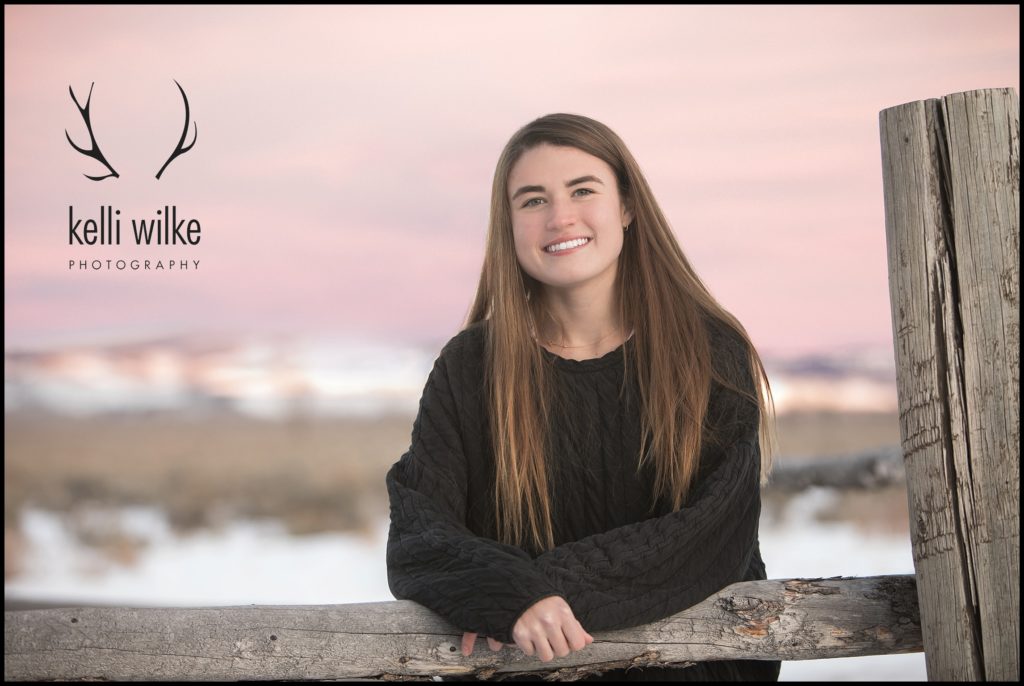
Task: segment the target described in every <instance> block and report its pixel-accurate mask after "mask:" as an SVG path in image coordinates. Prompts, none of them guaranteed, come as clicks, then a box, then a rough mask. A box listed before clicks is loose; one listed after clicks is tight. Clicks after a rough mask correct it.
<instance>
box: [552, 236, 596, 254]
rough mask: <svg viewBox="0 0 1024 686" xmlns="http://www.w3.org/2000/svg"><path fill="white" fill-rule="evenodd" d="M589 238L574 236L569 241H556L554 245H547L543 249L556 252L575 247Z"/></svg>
mask: <svg viewBox="0 0 1024 686" xmlns="http://www.w3.org/2000/svg"><path fill="white" fill-rule="evenodd" d="M589 240H590V239H589V238H576V239H574V240H571V241H566V242H565V243H556V244H555V245H549V246H548V247H546V248H544V250H545V251H547V252H558V251H560V250H568V249H569V248H575V247H577V246H580V245H583V244H584V243H586V242H587V241H589Z"/></svg>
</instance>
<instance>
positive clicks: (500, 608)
mask: <svg viewBox="0 0 1024 686" xmlns="http://www.w3.org/2000/svg"><path fill="white" fill-rule="evenodd" d="M487 324H488V323H487V322H478V323H477V324H474V325H472V326H470V327H467V328H466V329H465V330H463V331H461V332H460V333H459V334H457V335H456V336H455V337H454V338H452V339H451V340H450V341H449V342H448V343H447V344H446V345H445V346H444V348H443V349H442V351H441V354H440V355H439V357H438V358H437V360H436V361H435V363H434V367H433V370H432V371H431V373H430V376H429V377H428V379H427V383H426V387H425V388H424V391H423V396H422V399H421V401H420V407H419V414H418V415H417V417H416V420H415V422H414V424H413V430H412V444H411V446H410V448H409V450H408V451H407V452H406V453H405V454H404V455H403V456H402V457H401V459H400V460H399V461H398V462H397V463H396V464H395V465H394V466H393V467H392V468H391V470H390V471H389V472H388V474H387V479H386V480H387V488H388V494H389V497H390V501H391V528H390V533H389V536H388V546H387V566H388V583H389V585H390V588H391V591H392V593H393V594H394V596H395V597H396V598H400V599H410V600H414V601H416V602H418V603H420V604H422V605H424V606H426V607H428V608H430V609H431V610H433V611H435V612H437V613H438V614H440V615H442V616H444V617H446V618H447V619H448V620H449V621H451V622H452V623H453V624H455V625H456V626H457V627H459V628H460V629H462V630H463V631H474V632H477V633H478V634H479V635H480V636H481V637H483V636H490V637H492V638H495V639H496V640H499V641H502V642H504V643H514V641H513V639H512V636H511V633H512V628H513V626H514V625H515V623H516V621H517V620H518V619H519V616H520V615H521V614H522V613H523V612H524V611H526V609H527V608H529V607H530V606H531V605H533V604H534V603H535V602H537V601H538V600H541V599H542V598H546V597H548V596H553V595H557V596H561V597H563V598H564V599H565V600H566V602H567V603H568V604H569V606H570V607H571V608H572V610H573V613H574V614H575V616H576V618H577V619H578V620H579V622H580V623H581V624H582V625H583V628H584V629H586V630H587V631H588V632H591V633H592V632H594V631H601V630H606V629H620V628H626V627H630V626H635V625H638V624H644V623H647V622H652V621H655V620H658V619H662V618H664V617H667V616H669V615H672V614H675V613H677V612H680V611H682V610H685V609H686V608H688V607H691V606H692V605H695V604H696V603H698V602H700V601H702V600H704V599H705V598H707V597H708V596H709V595H711V594H713V593H715V592H717V591H719V590H721V589H722V588H724V587H725V586H728V585H729V584H732V583H734V582H737V581H747V580H754V579H764V578H766V576H765V568H764V563H763V562H762V561H761V556H760V552H759V550H758V540H757V530H758V517H759V514H760V489H759V485H758V476H759V467H760V464H759V463H760V452H759V447H758V440H757V422H758V414H757V407H756V406H755V405H753V404H752V403H750V402H749V401H746V400H743V399H741V398H740V396H738V395H737V394H735V393H733V392H729V391H727V390H726V389H725V388H724V387H722V386H719V385H718V384H713V386H712V391H711V402H710V406H709V412H708V419H707V422H706V429H705V435H704V444H705V448H704V449H703V450H702V454H701V463H700V468H699V471H698V475H697V479H696V481H695V483H694V485H693V487H692V488H691V493H690V495H689V496H688V498H687V501H686V503H685V504H684V506H683V507H682V508H681V509H680V510H678V511H676V512H672V511H671V507H670V505H669V504H668V502H667V501H666V500H665V499H663V498H660V499H658V500H657V501H655V500H654V499H653V483H654V471H653V464H652V462H653V461H652V460H648V461H647V463H646V464H645V466H644V468H643V469H642V470H641V471H640V472H639V474H638V473H637V469H636V465H637V457H638V454H639V449H640V438H641V436H640V414H639V389H638V386H637V383H636V375H635V374H634V373H632V372H631V373H630V374H629V381H630V383H629V384H628V385H627V388H626V393H625V395H623V396H622V397H620V389H621V386H622V381H623V373H624V368H625V365H624V353H623V349H624V348H628V350H627V351H626V352H627V353H628V359H629V360H630V363H632V361H633V360H634V359H635V358H634V356H633V355H632V352H633V350H632V346H633V339H632V338H630V339H629V340H627V341H626V343H624V344H623V345H622V346H619V347H618V348H616V349H615V350H613V351H612V352H609V353H607V354H606V355H604V356H602V357H600V358H596V359H590V360H582V361H577V360H567V359H564V358H561V357H559V356H557V355H554V354H553V353H551V352H549V351H547V350H543V349H542V350H543V354H544V357H545V359H546V360H547V361H548V362H549V363H550V364H552V365H553V366H554V368H555V369H556V370H557V373H556V378H557V383H558V386H557V387H558V390H559V393H560V398H561V399H562V401H563V402H561V403H560V404H558V407H559V409H556V410H555V415H554V419H553V426H552V427H551V428H552V431H551V433H550V442H549V445H550V446H551V448H552V449H551V451H550V452H549V453H548V454H549V455H550V458H551V459H552V460H553V464H552V474H553V483H552V484H551V488H552V496H553V497H552V504H553V507H554V510H553V513H552V516H553V524H554V533H555V545H556V547H555V548H554V549H552V550H550V551H547V552H543V553H541V554H537V552H538V551H535V550H531V549H529V547H528V546H527V547H524V548H520V547H516V546H511V545H506V544H503V543H499V542H498V541H497V540H496V539H497V531H496V527H495V518H494V512H493V507H494V506H493V503H492V498H493V489H492V487H493V483H494V476H493V475H494V463H493V453H492V451H491V447H490V445H491V444H490V435H489V430H488V422H487V411H488V409H487V402H486V401H487V398H486V397H485V395H484V388H483V379H484V349H485V347H484V343H485V340H484V337H485V335H486V327H487ZM711 335H712V338H711V341H712V354H713V358H714V364H715V365H716V367H717V368H718V369H720V370H722V371H723V372H724V373H726V374H727V375H728V376H727V377H726V378H731V379H736V380H737V385H740V386H741V387H746V388H751V389H752V388H753V385H752V384H753V382H752V379H751V377H750V373H749V371H747V368H746V366H745V356H744V349H743V347H742V343H741V341H740V340H739V339H738V338H736V337H735V335H730V334H727V333H725V332H724V330H723V329H722V328H720V327H717V326H716V327H712V328H711ZM648 444H649V442H648ZM652 506H653V508H654V509H653V511H651V509H650V508H652ZM477 649H478V650H479V647H478V648H477ZM779 665H780V663H779V662H774V661H771V662H767V661H747V660H730V661H716V662H702V663H698V664H697V665H695V666H693V667H688V668H660V669H659V668H647V669H631V670H629V671H628V672H627V671H624V670H615V671H613V672H606V673H605V674H603V675H601V676H600V677H598V678H593V677H592V679H591V680H606V679H607V680H610V679H620V680H630V681H632V680H638V681H660V680H688V681H689V680H739V679H758V680H765V679H767V680H775V679H777V677H778V670H779Z"/></svg>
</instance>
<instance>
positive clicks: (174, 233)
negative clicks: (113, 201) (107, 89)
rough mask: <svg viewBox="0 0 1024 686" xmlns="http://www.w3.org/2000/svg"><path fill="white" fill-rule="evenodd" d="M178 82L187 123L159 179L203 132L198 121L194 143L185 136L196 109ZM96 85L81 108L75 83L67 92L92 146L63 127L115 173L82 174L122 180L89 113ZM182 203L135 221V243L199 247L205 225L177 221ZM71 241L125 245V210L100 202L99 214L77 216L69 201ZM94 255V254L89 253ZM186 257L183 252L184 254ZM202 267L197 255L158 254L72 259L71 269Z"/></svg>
mask: <svg viewBox="0 0 1024 686" xmlns="http://www.w3.org/2000/svg"><path fill="white" fill-rule="evenodd" d="M174 84H175V85H176V86H177V87H178V90H179V91H180V92H181V98H182V100H184V102H185V127H184V128H183V129H182V132H181V138H180V139H179V140H178V145H177V146H176V147H175V149H174V152H172V153H171V156H170V157H168V158H167V161H166V162H164V164H163V166H162V167H160V170H159V171H158V172H157V173H156V178H157V180H159V179H160V177H161V176H162V175H163V173H164V171H165V170H166V169H167V166H168V165H169V164H170V163H171V162H173V161H174V160H175V159H176V158H177V157H179V156H180V155H184V154H185V153H187V152H188V151H189V150H191V149H192V148H193V147H194V146H195V144H196V140H197V138H198V136H199V127H198V125H197V124H196V123H195V122H192V142H191V143H189V144H188V145H185V138H186V137H187V136H188V127H189V121H190V118H191V112H190V109H189V104H188V96H186V95H185V89H184V88H182V87H181V84H180V83H178V82H177V81H175V82H174ZM93 86H95V82H93V83H92V84H90V85H89V97H88V98H86V100H85V107H82V105H81V103H79V102H78V98H77V97H76V96H75V91H74V89H73V88H72V87H71V86H68V92H70V93H71V99H72V100H73V101H74V103H75V107H77V108H78V111H79V113H81V115H82V119H83V120H84V121H85V128H86V130H87V131H88V132H89V145H90V147H89V148H88V149H87V148H83V147H81V146H79V145H77V144H76V143H75V142H74V141H73V140H71V134H70V133H68V130H67V129H64V136H65V137H66V138H67V139H68V143H70V144H71V147H72V148H74V149H75V150H76V151H78V152H80V153H81V154H83V155H85V156H86V157H91V158H92V159H94V160H96V161H97V162H99V163H100V164H102V165H103V166H104V167H106V168H107V170H108V171H109V172H110V173H109V174H105V175H103V176H89V175H88V174H83V176H84V177H85V178H87V179H89V180H91V181H103V180H105V179H109V178H110V177H114V178H115V179H116V178H120V174H118V173H117V170H116V169H114V167H113V165H111V164H110V162H109V161H108V160H107V158H106V156H105V155H104V154H103V152H102V151H101V150H100V146H99V143H98V142H97V140H96V135H95V133H94V132H93V128H92V120H91V118H90V116H89V107H90V106H91V104H92V90H93ZM178 214H179V213H178V207H177V205H165V206H164V208H163V209H162V210H157V211H156V217H154V218H150V219H132V220H131V229H132V232H131V233H132V237H133V238H134V239H135V245H137V246H180V247H179V250H182V249H185V246H195V245H199V241H200V238H201V237H202V226H201V225H200V224H199V220H198V219H185V218H183V219H180V220H179V219H178ZM68 245H70V246H110V245H116V246H119V245H121V210H119V209H114V208H113V207H112V206H110V205H107V206H105V207H104V206H103V205H100V211H99V218H98V219H93V218H82V217H79V218H78V219H76V218H75V208H74V207H73V206H71V205H68ZM89 257H90V258H93V257H94V256H92V255H90V256H89ZM179 257H182V256H179ZM190 269H191V270H198V269H199V260H197V259H167V258H165V257H162V256H158V255H154V259H146V258H133V259H117V258H109V259H69V260H68V271H75V270H78V271H111V270H116V271H133V272H134V271H151V270H153V271H189V270H190Z"/></svg>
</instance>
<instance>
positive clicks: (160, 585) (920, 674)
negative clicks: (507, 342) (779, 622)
mask: <svg viewBox="0 0 1024 686" xmlns="http://www.w3.org/2000/svg"><path fill="white" fill-rule="evenodd" d="M831 498H832V495H831V493H830V492H828V491H826V490H822V489H811V490H808V491H807V492H805V493H804V494H802V495H800V496H798V497H796V498H793V499H792V500H791V502H790V505H789V507H788V508H787V510H786V511H785V512H783V513H781V514H780V515H777V516H773V517H768V516H765V517H764V518H763V519H762V525H761V551H762V555H763V557H764V559H765V564H766V566H767V569H768V576H769V578H789V577H829V576H874V575H878V574H912V573H913V572H914V566H913V560H912V558H911V552H910V541H909V540H904V539H902V538H898V537H883V536H868V535H865V534H864V533H862V532H860V531H858V530H857V529H856V528H855V527H854V526H853V525H851V524H847V523H842V522H833V523H828V524H823V523H820V522H817V521H815V519H814V516H813V515H814V513H815V512H816V511H817V510H818V509H819V508H821V507H825V506H826V505H828V503H829V501H830V499H831ZM95 516H98V517H108V518H110V519H111V522H110V524H111V525H113V526H117V527H119V528H120V530H121V531H123V532H125V533H126V534H129V535H132V536H135V537H138V538H141V539H143V540H145V541H147V545H146V546H145V547H144V548H142V550H141V552H140V553H139V555H138V556H137V558H136V559H135V560H134V563H133V564H131V565H122V564H119V563H117V562H115V561H112V560H110V559H109V558H107V557H104V556H102V555H99V554H97V553H95V552H92V551H91V550H90V549H89V548H87V547H85V546H83V545H82V544H81V543H79V542H78V541H77V540H76V538H75V537H74V535H73V534H72V533H71V532H70V531H69V529H68V527H67V525H66V524H65V523H64V521H63V520H62V517H61V516H59V515H57V514H55V513H52V512H47V511H43V510H31V509H30V510H25V511H24V512H22V516H21V519H20V521H21V527H22V533H23V534H24V536H25V538H26V539H27V541H28V550H27V551H26V554H25V558H24V567H25V570H24V573H23V574H21V575H20V576H18V577H16V578H14V579H11V580H9V581H8V582H7V583H5V585H4V595H5V597H6V598H7V599H21V600H35V601H51V602H52V601H60V602H69V603H97V604H117V605H138V606H216V605H248V604H265V605H307V604H338V603H360V602H373V601H381V600H392V596H391V593H390V591H389V590H388V585H387V574H386V569H385V558H384V552H385V542H386V539H387V521H386V520H382V521H381V522H379V524H378V526H377V528H376V531H375V532H373V534H372V535H370V536H368V537H360V536H356V535H349V534H335V533H331V534H320V535H310V536H302V537H294V536H291V535H289V534H288V533H287V532H286V531H285V529H284V527H283V526H282V525H281V524H280V523H277V522H274V521H242V522H235V523H233V524H230V525H228V526H225V527H224V528H223V529H222V530H219V531H203V532H200V533H196V534H193V535H189V536H178V535H176V534H175V533H174V532H173V530H172V529H171V527H170V525H169V523H168V521H167V518H166V516H165V515H164V514H163V513H162V512H161V511H159V510H157V509H154V508H125V509H122V510H118V511H114V512H106V513H103V512H97V513H95ZM853 553H855V554H853ZM239 570H244V573H242V574H240V573H239ZM781 678H782V679H783V680H794V681H798V680H822V681H842V680H858V681H863V680H872V681H874V680H877V681H900V680H925V679H926V678H927V677H926V673H925V666H924V654H923V653H914V654H909V655H885V656H877V657H859V658H844V659H834V660H807V661H801V662H785V663H783V666H782V674H781Z"/></svg>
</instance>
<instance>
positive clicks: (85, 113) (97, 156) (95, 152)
mask: <svg viewBox="0 0 1024 686" xmlns="http://www.w3.org/2000/svg"><path fill="white" fill-rule="evenodd" d="M95 85H96V82H95V81H93V82H92V83H91V84H89V97H88V98H86V100H85V107H82V106H81V105H80V104H79V102H78V98H76V97H75V91H74V90H72V88H71V86H68V92H69V93H71V99H72V100H74V101H75V107H77V108H78V111H79V112H81V113H82V119H84V120H85V128H86V130H88V131H89V142H90V143H91V145H92V147H91V148H90V149H89V150H86V149H85V148H82V147H79V146H77V145H75V142H74V141H73V140H71V134H69V133H68V130H67V129H64V135H65V136H67V139H68V143H70V144H71V147H72V148H74V149H75V150H77V151H78V152H80V153H82V154H83V155H85V156H86V157H91V158H93V159H94V160H96V161H97V162H99V163H100V164H102V165H103V166H104V167H106V168H107V169H108V170H110V173H109V174H107V175H106V176H89V175H88V174H83V175H82V176H84V177H85V178H87V179H92V180H93V181H102V180H104V179H109V178H110V177H111V176H113V177H114V178H115V179H116V178H118V177H120V174H118V173H117V171H116V170H115V169H114V168H113V167H112V166H111V165H110V162H107V158H106V157H104V156H103V153H102V152H101V151H100V146H99V144H98V143H97V142H96V136H95V135H94V134H93V131H92V121H91V120H90V119H89V104H90V103H91V102H92V87H93V86H95ZM174 85H176V86H177V87H178V90H179V91H181V98H182V99H183V100H184V101H185V128H184V129H182V132H181V139H180V140H178V147H176V148H175V149H174V152H172V153H171V156H170V157H168V158H167V161H166V162H164V166H162V167H160V171H158V172H157V173H156V178H157V179H159V178H160V175H161V174H163V173H164V170H165V169H167V165H169V164H170V163H171V162H172V161H173V160H174V158H175V157H177V156H178V155H182V154H184V153H186V152H188V151H189V150H191V149H192V146H194V145H195V144H196V139H197V138H198V137H199V127H198V125H197V124H196V123H195V122H192V127H193V133H192V142H191V143H189V144H188V147H184V148H183V147H182V146H183V145H185V136H187V135H188V120H189V109H188V96H186V95H185V89H184V88H182V87H181V84H180V83H178V82H177V81H175V82H174Z"/></svg>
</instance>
